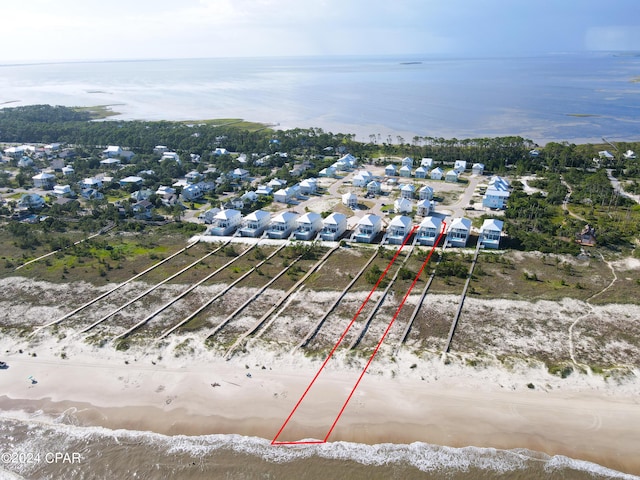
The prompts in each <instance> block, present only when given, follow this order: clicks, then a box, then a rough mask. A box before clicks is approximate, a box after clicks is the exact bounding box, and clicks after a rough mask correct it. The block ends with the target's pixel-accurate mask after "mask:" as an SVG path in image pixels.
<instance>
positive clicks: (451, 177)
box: [444, 170, 458, 183]
mask: <svg viewBox="0 0 640 480" xmlns="http://www.w3.org/2000/svg"><path fill="white" fill-rule="evenodd" d="M444 181H445V182H447V183H457V182H458V172H456V171H455V170H449V171H448V172H447V174H446V175H445V177H444Z"/></svg>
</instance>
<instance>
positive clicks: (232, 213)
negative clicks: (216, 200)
mask: <svg viewBox="0 0 640 480" xmlns="http://www.w3.org/2000/svg"><path fill="white" fill-rule="evenodd" d="M240 216H242V213H240V211H239V210H234V209H233V208H228V209H225V210H220V211H219V212H218V213H216V215H215V216H214V217H213V218H215V219H216V220H230V219H232V218H236V217H240Z"/></svg>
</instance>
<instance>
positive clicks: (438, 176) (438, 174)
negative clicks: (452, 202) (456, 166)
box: [429, 167, 444, 180]
mask: <svg viewBox="0 0 640 480" xmlns="http://www.w3.org/2000/svg"><path fill="white" fill-rule="evenodd" d="M429 176H430V177H431V180H442V177H444V170H442V169H441V168H440V167H436V168H434V169H433V170H431V174H430V175H429Z"/></svg>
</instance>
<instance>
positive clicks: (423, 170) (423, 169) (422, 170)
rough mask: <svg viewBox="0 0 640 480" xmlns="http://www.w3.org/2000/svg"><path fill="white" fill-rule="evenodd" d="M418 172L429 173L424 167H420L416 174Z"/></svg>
mask: <svg viewBox="0 0 640 480" xmlns="http://www.w3.org/2000/svg"><path fill="white" fill-rule="evenodd" d="M418 172H420V173H427V169H426V168H424V167H418V168H416V173H418Z"/></svg>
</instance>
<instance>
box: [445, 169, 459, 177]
mask: <svg viewBox="0 0 640 480" xmlns="http://www.w3.org/2000/svg"><path fill="white" fill-rule="evenodd" d="M454 175H455V176H456V177H457V176H458V172H456V171H455V170H449V171H448V172H447V177H449V176H454Z"/></svg>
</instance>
